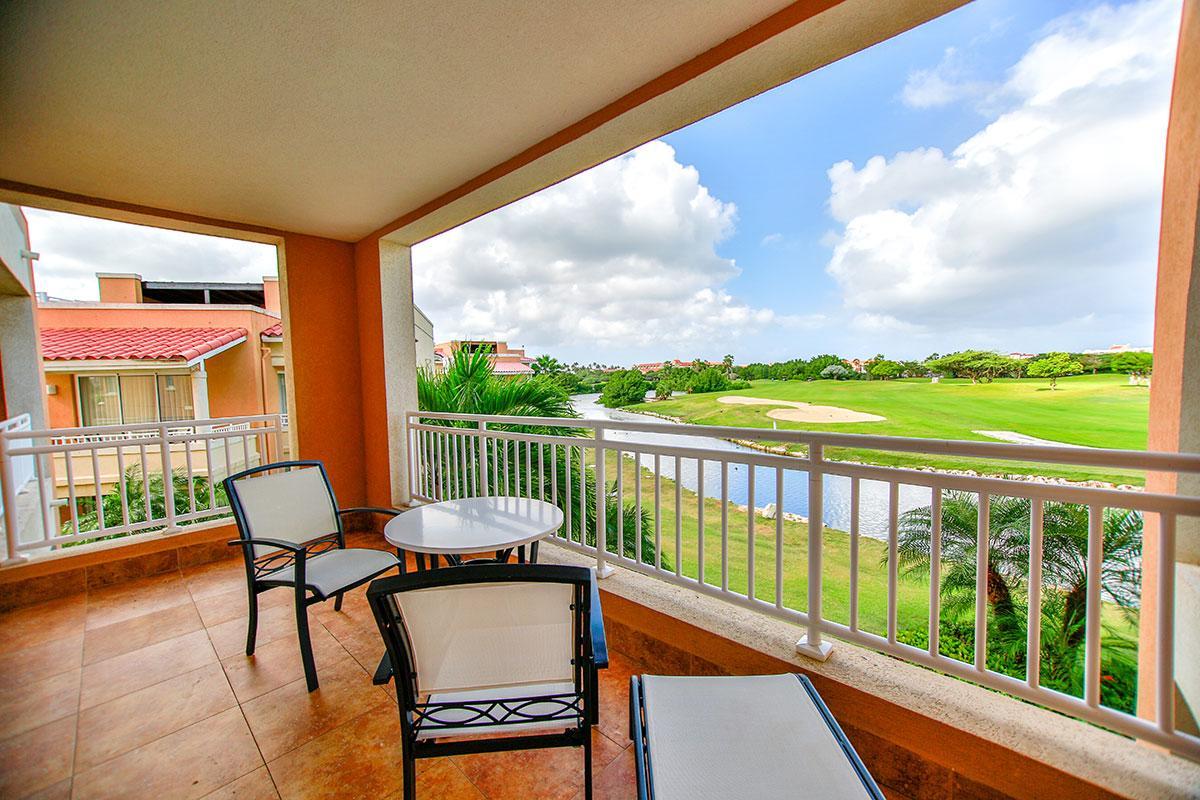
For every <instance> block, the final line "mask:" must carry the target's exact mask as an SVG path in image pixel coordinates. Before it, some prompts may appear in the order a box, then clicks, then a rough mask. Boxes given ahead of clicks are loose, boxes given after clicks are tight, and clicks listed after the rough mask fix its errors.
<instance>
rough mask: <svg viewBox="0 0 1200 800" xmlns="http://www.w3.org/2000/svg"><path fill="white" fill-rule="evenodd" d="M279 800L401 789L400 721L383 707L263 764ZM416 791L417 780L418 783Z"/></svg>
mask: <svg viewBox="0 0 1200 800" xmlns="http://www.w3.org/2000/svg"><path fill="white" fill-rule="evenodd" d="M267 767H268V769H270V770H271V777H272V778H273V779H274V780H275V786H276V788H277V789H278V790H279V796H280V797H282V798H284V800H317V799H318V798H347V797H387V796H389V795H391V794H394V793H395V792H396V791H398V790H399V789H401V788H402V780H403V765H402V762H401V753H400V719H399V717H398V716H397V714H396V709H395V707H393V706H390V705H383V706H380V707H378V708H376V709H375V710H373V711H370V712H368V713H367V714H365V715H363V716H361V717H358V718H357V719H353V720H350V721H349V722H346V723H344V724H342V725H339V726H338V727H336V728H334V729H333V730H331V731H329V732H328V733H326V734H324V735H322V736H319V737H317V738H316V739H313V740H312V741H311V742H308V743H307V744H305V745H303V746H301V747H298V748H296V749H295V750H293V751H291V752H290V753H288V754H286V755H284V756H282V757H280V758H278V759H275V760H274V761H272V762H270V763H268V764H267ZM417 781H418V783H417V785H418V791H419V787H420V778H419V777H418V779H417Z"/></svg>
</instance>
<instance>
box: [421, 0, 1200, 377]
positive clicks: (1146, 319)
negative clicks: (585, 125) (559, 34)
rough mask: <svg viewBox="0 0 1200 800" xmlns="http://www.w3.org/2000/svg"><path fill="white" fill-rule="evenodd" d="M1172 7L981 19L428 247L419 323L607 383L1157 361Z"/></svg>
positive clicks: (878, 50)
mask: <svg viewBox="0 0 1200 800" xmlns="http://www.w3.org/2000/svg"><path fill="white" fill-rule="evenodd" d="M1179 10H1180V5H1179V0H1137V1H1136V2H1128V3H1099V2H1095V1H1094V0H1092V1H1087V2H1085V1H1083V0H1080V1H1079V2H1063V3H1053V2H1030V1H1029V0H1024V1H1020V0H978V2H975V3H971V4H969V5H967V6H966V7H964V8H962V9H959V10H957V11H954V12H951V13H950V14H947V15H945V16H943V17H942V18H940V19H937V20H935V21H933V22H930V23H928V24H926V25H924V26H922V27H920V28H917V29H915V30H913V31H909V32H908V33H906V34H903V35H901V36H899V37H897V38H894V39H892V40H889V41H886V42H883V43H880V44H879V45H876V46H875V47H873V48H871V49H869V50H867V51H864V52H862V53H858V54H856V55H854V56H851V57H849V58H846V59H844V60H842V61H840V62H838V63H835V64H832V65H829V66H827V67H825V68H823V69H821V70H819V71H817V72H815V73H812V74H810V75H806V76H803V77H801V78H798V79H797V80H794V81H792V82H791V83H789V84H787V85H785V86H782V87H778V88H776V89H773V90H771V91H769V92H766V93H764V94H762V95H760V96H758V97H756V98H753V99H750V100H748V101H746V102H743V103H741V104H739V105H737V106H735V107H733V108H730V109H727V110H725V111H723V112H721V113H719V114H717V115H715V116H713V117H710V118H708V119H705V120H701V121H700V122H697V123H695V124H693V125H691V126H689V127H688V128H685V129H683V130H680V131H678V132H675V133H673V134H670V135H668V136H665V137H663V139H662V140H661V142H659V143H651V144H648V145H645V146H643V147H642V148H639V149H636V150H634V151H633V152H632V153H630V154H627V155H625V156H623V157H620V158H618V159H616V160H614V161H612V162H608V163H606V164H604V165H601V166H599V167H596V168H594V169H593V170H590V171H589V172H587V173H583V174H582V175H580V176H577V177H576V178H574V179H571V180H569V181H565V182H564V183H562V184H559V185H558V186H555V187H551V188H549V189H547V190H544V191H543V192H541V193H539V194H538V195H535V196H533V197H531V198H528V199H526V200H523V201H520V202H518V203H514V204H513V205H511V206H509V207H507V208H504V209H501V210H499V211H497V212H494V213H493V214H491V215H488V216H487V217H484V218H481V219H479V220H476V221H474V222H472V223H469V224H468V225H465V226H463V227H461V228H459V229H456V230H454V231H451V232H448V233H446V234H443V235H442V236H440V237H437V238H436V239H434V240H430V241H429V242H427V243H423V244H422V245H419V246H418V247H417V249H416V250H415V251H414V269H415V282H416V297H417V301H418V303H420V304H422V306H423V307H425V310H426V311H427V312H429V313H430V314H431V316H432V317H433V319H434V321H435V325H437V326H438V329H439V337H442V338H444V337H443V334H444V335H445V336H450V335H453V336H459V335H463V336H480V335H489V336H495V337H497V338H504V339H507V340H508V341H509V342H510V344H518V345H525V346H526V347H528V348H529V349H531V350H533V351H535V352H543V351H546V352H550V353H552V354H554V355H556V356H558V357H560V358H565V359H567V360H581V361H592V360H600V361H602V362H606V363H630V362H633V361H638V360H658V359H661V358H664V357H670V356H678V357H682V358H686V359H690V358H692V357H694V356H701V357H706V358H719V357H720V356H721V355H722V354H723V353H725V352H732V353H733V354H734V355H735V358H736V359H737V360H738V361H739V362H746V361H751V360H777V359H784V358H790V357H795V356H811V355H814V354H817V353H821V352H836V353H839V354H841V355H844V356H870V355H873V354H875V353H877V352H883V353H885V354H887V355H890V356H894V357H905V358H917V357H924V356H926V355H928V354H930V353H931V352H948V351H952V350H958V349H965V348H975V347H979V348H986V349H996V350H999V351H1001V352H1011V351H1017V352H1043V351H1048V350H1056V349H1085V348H1099V347H1107V346H1108V345H1110V344H1115V343H1130V344H1134V345H1146V344H1149V342H1150V338H1151V331H1152V320H1153V289H1154V268H1155V259H1156V248H1157V228H1158V214H1159V201H1160V197H1161V176H1162V151H1163V146H1164V140H1165V126H1166V117H1167V108H1168V103H1169V89H1170V75H1171V68H1172V64H1173V53H1174V45H1175V37H1176V36H1177V29H1178V17H1179ZM835 165H836V166H835Z"/></svg>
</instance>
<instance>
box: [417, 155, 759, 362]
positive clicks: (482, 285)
mask: <svg viewBox="0 0 1200 800" xmlns="http://www.w3.org/2000/svg"><path fill="white" fill-rule="evenodd" d="M736 216H737V209H736V208H735V206H734V205H733V203H726V202H723V201H721V200H720V199H718V198H716V197H713V196H712V195H711V194H710V193H709V191H708V189H706V188H705V187H704V186H703V185H702V184H701V183H700V174H699V173H698V172H697V171H696V169H695V168H694V167H690V166H684V165H683V164H680V163H679V162H678V160H677V159H676V157H675V151H674V149H673V148H671V147H670V146H669V145H667V144H665V143H663V142H651V143H649V144H646V145H643V146H642V147H639V148H637V149H636V150H633V151H632V152H630V153H628V154H626V155H624V156H621V157H619V158H616V159H613V160H612V161H609V162H607V163H605V164H601V165H600V166H597V167H595V168H594V169H591V170H588V171H587V172H584V173H581V174H580V175H577V176H575V177H573V178H571V179H569V180H566V181H563V182H562V183H560V184H557V185H556V186H552V187H550V188H548V189H545V190H543V191H541V192H538V193H537V194H535V195H532V196H530V197H527V198H525V199H523V200H520V201H518V202H516V203H513V204H512V205H509V206H506V207H505V208H502V209H499V210H497V211H495V212H493V213H491V214H488V215H487V216H484V217H481V218H479V219H477V220H474V221H472V222H470V223H468V224H466V225H463V226H462V227H459V228H456V229H454V230H451V231H448V232H446V233H444V234H442V235H440V236H437V237H435V238H433V239H430V240H429V241H427V242H423V243H421V244H420V245H418V246H417V247H416V248H414V250H413V280H414V293H415V296H416V300H417V303H418V304H419V305H420V306H421V307H422V309H423V310H424V311H425V312H426V313H428V314H429V315H430V317H431V318H432V319H433V321H434V325H435V328H436V331H437V337H438V339H439V340H444V339H449V338H455V337H467V336H469V337H476V336H479V337H496V338H499V339H505V340H507V341H508V342H509V343H510V344H513V345H526V346H528V347H530V348H534V349H539V350H540V349H551V350H554V351H555V352H562V351H563V350H564V349H565V350H567V351H568V352H570V351H571V349H572V348H578V349H577V350H576V352H579V353H601V352H605V351H607V350H611V349H615V348H620V349H635V350H640V351H642V352H653V350H646V348H648V347H652V346H654V345H661V346H662V347H663V352H664V353H666V352H668V351H669V352H675V350H674V348H676V347H678V346H682V345H689V346H692V347H693V348H695V347H700V348H703V349H705V350H707V349H709V348H707V347H705V343H707V342H717V343H719V344H717V345H716V349H720V347H724V346H725V344H724V343H726V342H729V341H733V340H736V338H737V337H738V336H740V335H743V334H745V333H749V332H753V331H756V330H759V329H761V328H763V327H764V326H766V325H768V324H770V323H772V322H773V321H774V320H775V319H776V317H775V314H774V312H772V311H771V310H769V309H763V308H754V307H751V306H749V305H747V304H746V303H744V302H742V301H740V300H738V299H737V298H736V297H733V296H732V295H730V294H729V292H728V291H726V290H725V289H724V288H723V286H724V284H725V283H726V282H727V281H729V280H730V279H731V278H733V277H734V276H736V275H737V274H738V271H739V270H738V268H737V266H736V264H734V262H733V261H732V260H731V259H727V258H722V257H721V256H720V255H718V254H717V252H716V247H717V245H718V244H719V243H720V242H721V241H722V240H724V239H725V238H727V237H728V236H730V235H731V234H732V233H733V230H734V223H735V220H736Z"/></svg>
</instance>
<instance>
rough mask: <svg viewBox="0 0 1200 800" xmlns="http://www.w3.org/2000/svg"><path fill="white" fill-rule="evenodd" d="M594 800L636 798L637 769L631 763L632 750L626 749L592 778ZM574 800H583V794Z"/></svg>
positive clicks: (580, 793) (631, 799)
mask: <svg viewBox="0 0 1200 800" xmlns="http://www.w3.org/2000/svg"><path fill="white" fill-rule="evenodd" d="M592 796H593V798H594V800H633V798H635V797H637V767H636V766H635V765H634V763H633V748H632V747H627V748H625V749H624V750H623V751H621V755H619V756H617V757H616V758H615V759H613V762H612V763H611V764H609V765H608V766H607V767H605V768H604V769H602V770H600V771H599V772H596V773H595V774H594V775H593V776H592ZM574 800H584V798H583V792H582V791H580V792H579V794H577V795H575V797H574Z"/></svg>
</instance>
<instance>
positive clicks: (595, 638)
mask: <svg viewBox="0 0 1200 800" xmlns="http://www.w3.org/2000/svg"><path fill="white" fill-rule="evenodd" d="M591 590H592V601H591V620H590V622H591V629H592V630H591V634H592V661H593V662H595V664H596V668H597V669H608V640H607V639H606V638H605V636H604V612H603V610H602V609H601V608H600V587H599V585H597V583H596V574H595V573H592V580H591Z"/></svg>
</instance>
